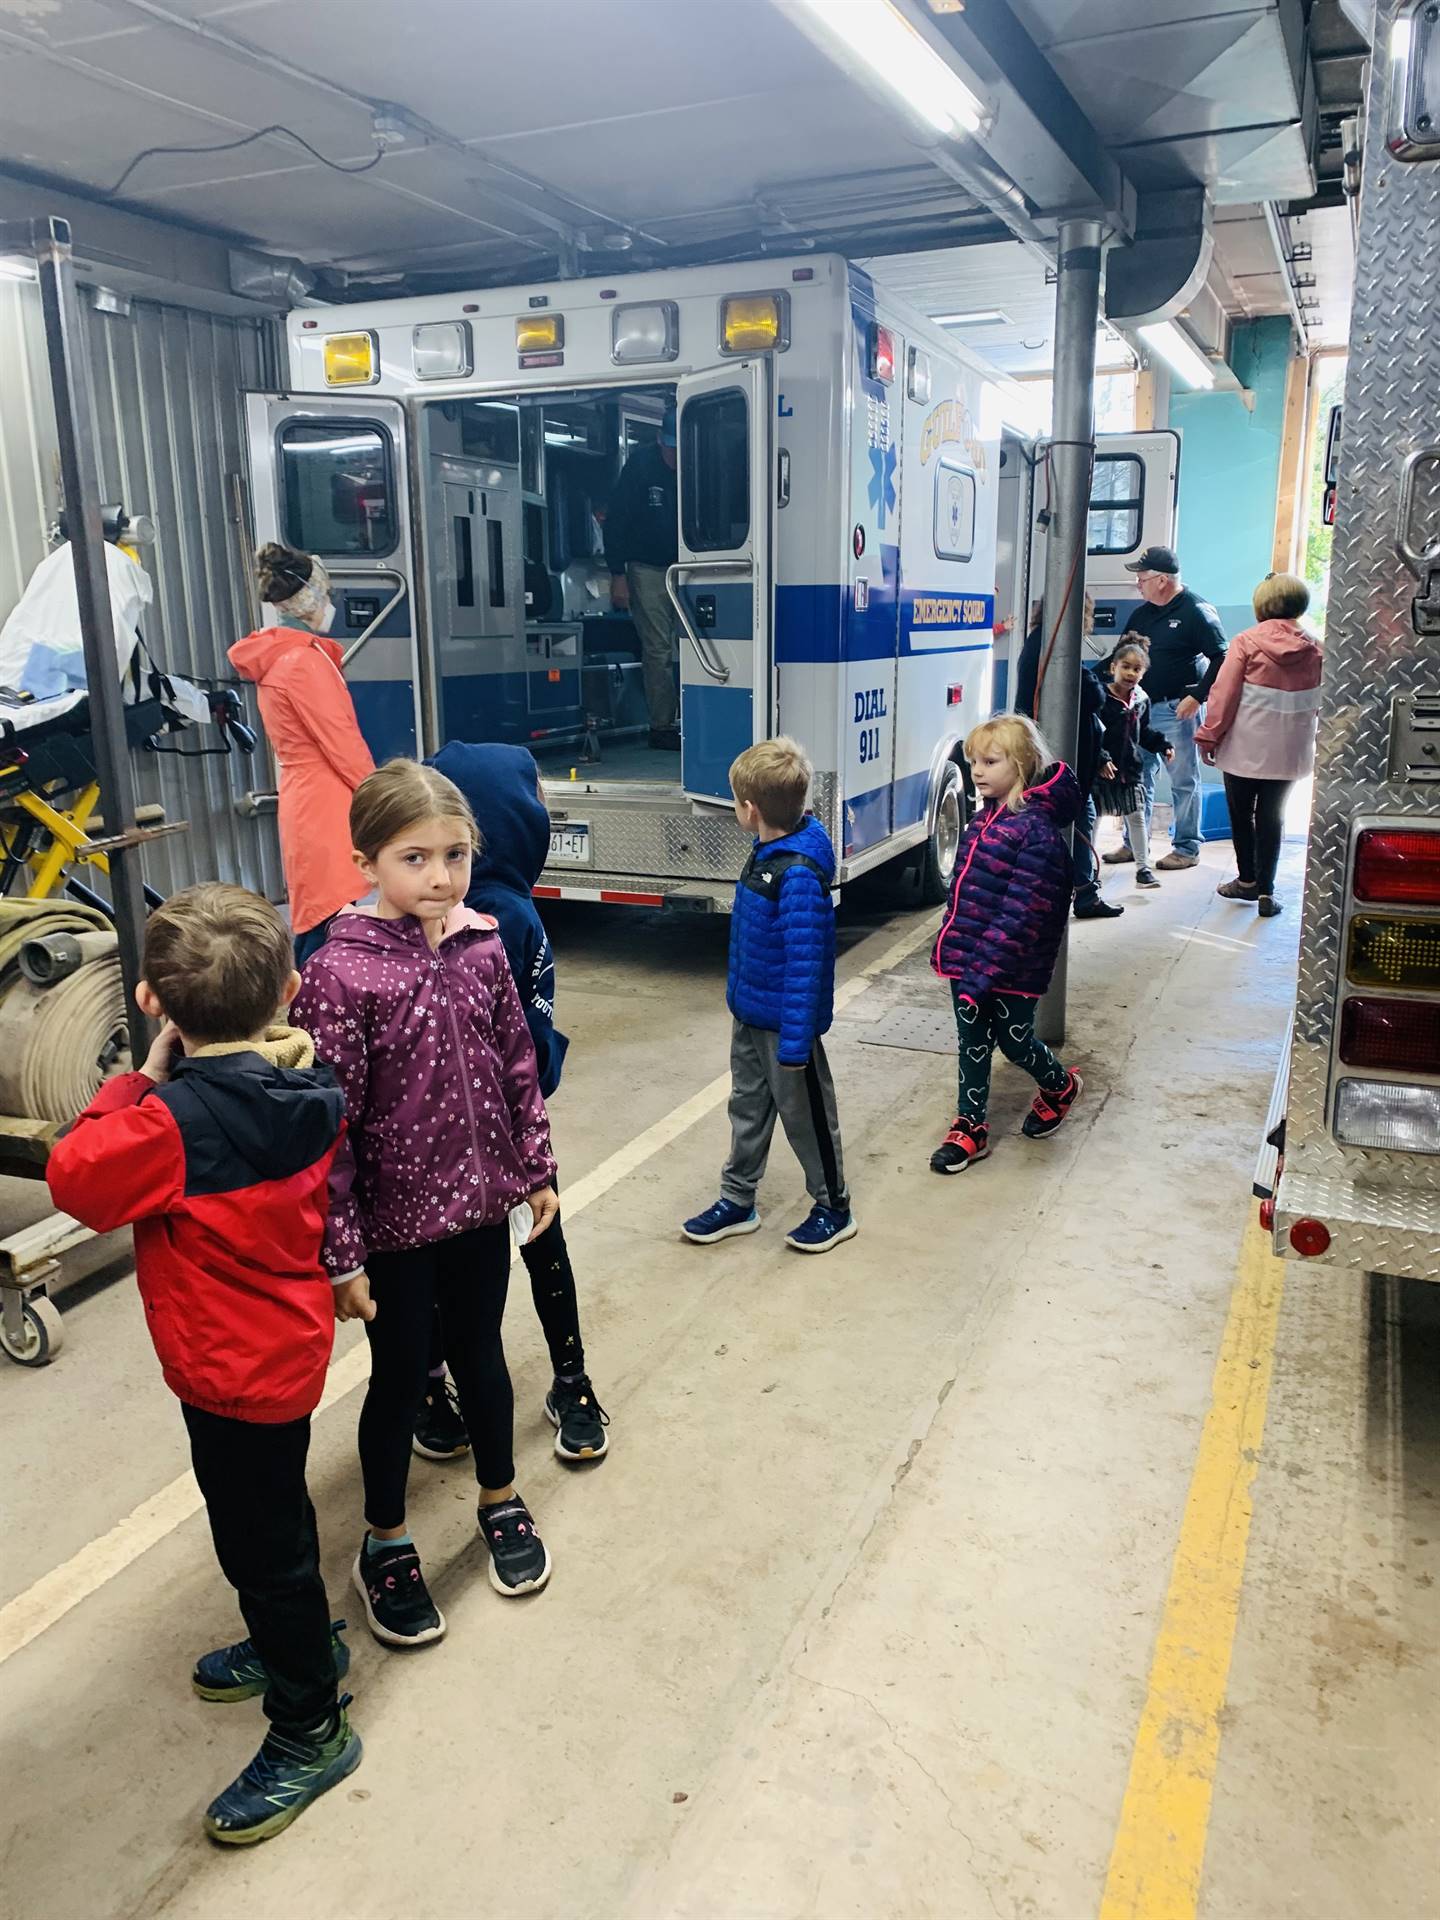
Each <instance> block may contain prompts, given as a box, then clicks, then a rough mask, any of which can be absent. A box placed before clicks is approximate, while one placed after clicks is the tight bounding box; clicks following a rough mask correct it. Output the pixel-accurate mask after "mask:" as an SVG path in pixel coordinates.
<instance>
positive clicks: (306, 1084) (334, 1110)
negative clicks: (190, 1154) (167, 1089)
mask: <svg viewBox="0 0 1440 1920" xmlns="http://www.w3.org/2000/svg"><path fill="white" fill-rule="evenodd" d="M278 1031H279V1032H282V1033H284V1034H285V1035H287V1036H288V1039H286V1040H284V1041H280V1040H279V1039H278V1038H277V1030H276V1029H272V1030H271V1033H270V1035H268V1036H267V1040H266V1042H265V1043H262V1044H263V1049H264V1050H263V1051H262V1050H261V1049H259V1048H255V1047H232V1048H211V1049H207V1050H203V1051H201V1052H199V1053H196V1054H192V1055H190V1056H188V1057H187V1058H185V1059H183V1060H177V1061H176V1062H175V1065H174V1067H173V1069H172V1070H171V1075H170V1078H171V1081H172V1083H173V1084H174V1086H175V1087H176V1089H177V1090H179V1089H181V1088H183V1089H184V1091H185V1093H186V1094H187V1095H189V1097H190V1098H192V1099H193V1100H195V1101H196V1102H197V1103H198V1105H199V1106H200V1107H202V1108H203V1109H204V1111H205V1113H206V1115H207V1116H208V1118H209V1120H210V1122H211V1124H212V1126H213V1127H214V1129H215V1133H216V1135H218V1136H219V1138H220V1139H222V1140H223V1141H224V1143H225V1149H226V1153H227V1154H228V1156H229V1158H228V1159H226V1157H225V1155H224V1154H222V1155H220V1156H219V1160H223V1161H224V1162H225V1164H224V1166H223V1168H222V1167H221V1166H220V1165H219V1161H217V1167H216V1168H215V1169H211V1170H210V1175H209V1176H207V1170H206V1169H204V1168H196V1167H195V1166H193V1165H192V1166H191V1168H190V1179H191V1181H192V1183H193V1182H195V1181H196V1180H197V1178H198V1180H199V1181H200V1182H201V1183H202V1189H203V1190H205V1191H218V1190H219V1189H218V1188H217V1187H212V1186H209V1185H208V1184H205V1183H206V1182H207V1177H218V1174H219V1173H220V1172H221V1171H223V1172H224V1174H225V1183H224V1184H225V1187H226V1188H227V1189H229V1188H233V1187H236V1186H244V1185H247V1184H252V1182H251V1181H247V1180H246V1179H243V1178H241V1179H237V1178H236V1177H235V1171H234V1170H235V1166H236V1164H237V1163H238V1165H239V1166H241V1167H243V1168H245V1169H247V1170H248V1172H249V1174H250V1175H252V1176H253V1181H254V1182H258V1181H262V1180H285V1179H288V1178H289V1177H290V1176H291V1175H292V1174H293V1173H294V1171H295V1169H296V1168H297V1167H308V1166H311V1165H313V1164H314V1163H315V1162H316V1161H317V1160H319V1159H321V1158H322V1156H323V1155H325V1154H327V1153H328V1152H329V1151H330V1150H331V1148H332V1147H333V1146H334V1144H335V1137H336V1135H337V1134H338V1133H339V1131H340V1127H341V1123H342V1122H343V1120H344V1118H345V1096H344V1095H343V1094H342V1093H341V1091H340V1088H339V1085H338V1084H337V1082H336V1079H335V1076H334V1074H333V1073H332V1072H331V1071H330V1069H329V1068H328V1067H316V1066H313V1065H311V1064H309V1063H310V1062H311V1061H313V1060H314V1058H315V1049H314V1047H313V1046H312V1045H311V1043H310V1036H309V1035H308V1034H307V1033H303V1032H300V1031H298V1030H296V1029H291V1028H284V1029H280V1030H278ZM277 1055H284V1056H287V1057H289V1058H291V1059H293V1060H295V1061H300V1060H302V1059H303V1060H304V1061H305V1064H304V1065H298V1064H297V1065H289V1066H278V1065H276V1056H277ZM267 1056H268V1057H267Z"/></svg>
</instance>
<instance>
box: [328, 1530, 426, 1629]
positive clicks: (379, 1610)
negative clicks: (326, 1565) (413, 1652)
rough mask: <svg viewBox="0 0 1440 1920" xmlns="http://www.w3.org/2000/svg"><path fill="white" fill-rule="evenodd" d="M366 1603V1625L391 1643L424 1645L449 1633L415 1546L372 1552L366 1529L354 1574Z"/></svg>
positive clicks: (408, 1543)
mask: <svg viewBox="0 0 1440 1920" xmlns="http://www.w3.org/2000/svg"><path fill="white" fill-rule="evenodd" d="M351 1578H352V1579H353V1581H354V1582H355V1591H356V1592H357V1593H358V1594H359V1595H360V1598H361V1599H362V1600H363V1601H364V1602H365V1624H366V1626H367V1627H369V1629H370V1631H371V1633H373V1634H374V1636H375V1638H376V1639H377V1640H380V1641H383V1642H384V1644H385V1645H386V1646H387V1647H424V1646H428V1645H429V1644H430V1642H431V1641H432V1640H439V1639H440V1638H441V1637H442V1636H443V1635H444V1632H445V1616H444V1614H443V1613H441V1611H440V1609H439V1608H438V1607H437V1606H436V1604H435V1602H434V1601H433V1600H432V1599H431V1598H430V1590H429V1588H428V1587H427V1586H426V1585H425V1576H424V1574H423V1573H422V1572H421V1571H420V1556H419V1554H418V1553H417V1552H416V1551H415V1548H414V1545H413V1543H412V1542H410V1541H406V1542H405V1543H404V1545H401V1546H385V1545H382V1546H381V1548H380V1551H379V1552H378V1553H371V1551H370V1535H369V1533H368V1531H367V1533H366V1535H365V1538H364V1539H363V1540H362V1541H361V1542H360V1551H359V1553H357V1554H356V1556H355V1567H354V1571H353V1572H352V1574H351Z"/></svg>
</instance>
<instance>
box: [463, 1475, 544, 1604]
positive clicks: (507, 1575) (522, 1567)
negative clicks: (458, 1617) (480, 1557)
mask: <svg viewBox="0 0 1440 1920" xmlns="http://www.w3.org/2000/svg"><path fill="white" fill-rule="evenodd" d="M475 1518H476V1519H477V1520H478V1521H479V1523H480V1538H481V1539H482V1540H483V1541H484V1542H485V1544H486V1546H487V1547H488V1548H489V1549H490V1584H491V1586H492V1587H494V1589H495V1591H496V1592H497V1593H503V1594H504V1595H505V1598H506V1599H507V1600H509V1599H512V1598H513V1597H514V1596H515V1595H516V1594H521V1593H538V1592H539V1591H540V1589H541V1587H543V1586H544V1585H545V1582H546V1581H547V1580H548V1579H549V1578H550V1554H549V1551H548V1550H547V1548H546V1545H545V1542H544V1541H543V1540H542V1539H541V1538H540V1536H539V1534H538V1533H537V1532H536V1531H535V1522H534V1520H533V1519H532V1518H531V1515H530V1509H529V1508H528V1507H527V1506H526V1504H525V1502H524V1501H523V1500H522V1499H521V1498H520V1496H519V1494H515V1495H514V1496H513V1497H512V1498H511V1499H509V1500H498V1501H497V1502H496V1503H495V1505H494V1506H493V1507H477V1508H476V1510H475Z"/></svg>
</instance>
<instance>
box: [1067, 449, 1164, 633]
mask: <svg viewBox="0 0 1440 1920" xmlns="http://www.w3.org/2000/svg"><path fill="white" fill-rule="evenodd" d="M1179 489H1180V436H1179V434H1178V433H1176V432H1175V431H1174V430H1173V429H1160V430H1158V431H1156V432H1153V433H1102V434H1099V435H1097V436H1096V440H1095V476H1094V479H1093V480H1092V482H1091V485H1090V536H1089V539H1088V541H1087V543H1086V544H1087V548H1088V552H1087V556H1086V561H1085V584H1086V585H1087V586H1088V587H1089V589H1090V591H1091V592H1092V593H1093V594H1094V596H1095V632H1094V642H1093V647H1094V650H1095V651H1098V652H1099V653H1102V654H1104V653H1108V652H1109V651H1110V648H1111V647H1112V646H1113V645H1114V642H1115V636H1116V635H1117V634H1119V633H1120V632H1121V631H1122V630H1123V628H1124V626H1125V622H1126V621H1127V620H1128V619H1129V618H1130V615H1131V613H1132V612H1133V610H1134V609H1135V608H1136V607H1137V606H1139V604H1140V595H1139V592H1138V590H1137V588H1136V586H1135V576H1134V574H1133V573H1127V572H1126V571H1125V563H1126V561H1127V560H1129V561H1135V560H1138V559H1139V557H1140V555H1141V554H1142V553H1143V552H1144V550H1145V548H1146V547H1156V546H1158V547H1173V546H1174V544H1175V524H1176V505H1177V502H1178V499H1179Z"/></svg>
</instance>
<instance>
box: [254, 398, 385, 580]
mask: <svg viewBox="0 0 1440 1920" xmlns="http://www.w3.org/2000/svg"><path fill="white" fill-rule="evenodd" d="M280 491H281V495H282V498H283V502H284V515H285V538H286V539H287V540H288V541H289V543H290V545H291V546H292V547H298V548H299V549H300V551H301V552H302V553H320V554H350V553H367V554H381V553H393V552H394V550H395V545H396V538H397V535H396V513H395V476H394V458H393V455H392V452H391V446H390V436H389V434H388V433H387V432H386V431H385V429H384V428H383V427H380V426H376V425H375V424H374V423H373V422H372V421H368V420H289V421H287V422H286V423H285V425H284V426H283V427H281V429H280Z"/></svg>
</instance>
